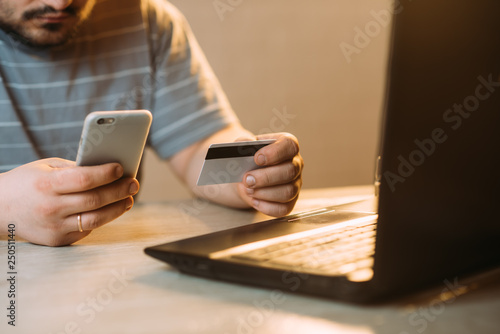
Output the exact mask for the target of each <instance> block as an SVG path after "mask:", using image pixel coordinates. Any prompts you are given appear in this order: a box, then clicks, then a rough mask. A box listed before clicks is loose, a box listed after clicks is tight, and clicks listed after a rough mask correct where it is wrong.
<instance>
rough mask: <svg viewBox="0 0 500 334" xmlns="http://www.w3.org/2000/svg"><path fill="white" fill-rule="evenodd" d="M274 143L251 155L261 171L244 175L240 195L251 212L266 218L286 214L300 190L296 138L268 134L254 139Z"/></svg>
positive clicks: (302, 161) (293, 204) (300, 182)
mask: <svg viewBox="0 0 500 334" xmlns="http://www.w3.org/2000/svg"><path fill="white" fill-rule="evenodd" d="M272 138H274V139H276V142H274V143H272V144H270V145H267V146H265V147H263V148H261V149H260V150H259V151H258V152H257V153H256V154H255V158H254V159H255V162H256V163H257V164H258V165H260V166H262V167H263V168H260V169H255V170H252V171H250V172H248V173H246V174H245V176H244V177H243V182H242V183H241V184H240V186H241V187H240V188H239V190H240V195H241V194H243V196H242V198H243V199H244V200H245V201H246V202H247V203H248V204H249V205H251V206H252V207H253V208H255V209H256V210H258V211H261V212H262V213H265V214H267V215H270V216H276V217H280V216H284V215H286V214H288V213H290V212H291V211H292V209H293V207H294V206H295V203H296V201H297V199H298V194H299V192H300V188H301V187H302V169H303V167H304V160H303V159H302V157H301V155H300V153H299V144H298V141H297V138H295V137H294V136H293V135H291V134H287V133H282V134H269V135H262V136H258V139H272Z"/></svg>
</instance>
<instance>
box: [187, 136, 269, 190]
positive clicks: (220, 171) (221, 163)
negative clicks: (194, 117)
mask: <svg viewBox="0 0 500 334" xmlns="http://www.w3.org/2000/svg"><path fill="white" fill-rule="evenodd" d="M275 141H276V139H266V140H254V141H239V142H234V143H221V144H212V145H210V147H209V148H208V151H207V155H206V157H205V162H204V163H203V167H202V168H201V172H200V176H199V177H198V182H197V183H196V184H197V185H199V186H206V185H209V184H223V183H235V182H241V181H242V179H243V175H245V173H246V172H248V171H250V170H254V169H257V168H260V167H261V166H259V165H257V164H256V163H255V162H254V155H255V153H256V152H257V151H258V150H260V149H261V148H263V147H264V146H267V145H269V144H271V143H274V142H275Z"/></svg>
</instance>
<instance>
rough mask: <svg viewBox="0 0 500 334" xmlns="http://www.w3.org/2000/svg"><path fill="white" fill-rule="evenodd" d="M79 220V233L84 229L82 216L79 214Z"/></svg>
mask: <svg viewBox="0 0 500 334" xmlns="http://www.w3.org/2000/svg"><path fill="white" fill-rule="evenodd" d="M76 218H77V220H78V231H79V232H83V228H82V214H81V213H79V214H78V215H77V216H76Z"/></svg>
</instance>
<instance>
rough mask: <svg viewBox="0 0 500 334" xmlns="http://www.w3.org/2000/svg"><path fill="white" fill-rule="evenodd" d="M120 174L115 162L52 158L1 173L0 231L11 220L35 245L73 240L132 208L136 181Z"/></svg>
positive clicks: (71, 241)
mask: <svg viewBox="0 0 500 334" xmlns="http://www.w3.org/2000/svg"><path fill="white" fill-rule="evenodd" d="M122 175H123V168H122V167H121V166H120V165H119V164H117V163H111V164H105V165H101V166H92V167H77V166H75V163H74V162H72V161H68V160H62V159H56V158H53V159H44V160H39V161H35V162H32V163H29V164H26V165H23V166H21V167H18V168H15V169H13V170H11V171H9V172H7V173H3V174H0V198H2V201H1V202H0V209H1V210H0V212H1V213H0V234H5V233H6V229H7V228H6V226H7V225H8V224H9V223H16V233H17V235H18V236H19V237H21V238H24V239H26V240H28V241H30V242H33V243H36V244H41V245H48V246H62V245H69V244H71V243H73V242H76V241H78V240H80V239H82V238H84V237H85V236H87V235H88V234H89V233H90V232H91V231H92V230H93V229H95V228H97V227H100V226H102V225H104V224H106V223H108V222H110V221H112V220H114V219H116V218H118V217H119V216H120V215H122V214H123V213H124V212H126V211H128V210H129V209H130V208H132V206H133V204H134V202H133V198H132V195H135V194H136V193H137V192H138V190H139V183H138V181H137V180H135V179H131V178H123V179H121V177H122ZM79 214H80V215H81V225H82V226H81V227H82V229H83V232H79V226H78V215H79Z"/></svg>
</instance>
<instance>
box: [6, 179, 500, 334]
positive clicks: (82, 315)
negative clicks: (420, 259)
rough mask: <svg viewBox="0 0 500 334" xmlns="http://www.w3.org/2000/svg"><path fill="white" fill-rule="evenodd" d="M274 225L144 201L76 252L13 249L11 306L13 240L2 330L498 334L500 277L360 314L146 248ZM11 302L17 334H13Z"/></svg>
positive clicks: (358, 192)
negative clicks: (173, 264) (219, 277)
mask: <svg viewBox="0 0 500 334" xmlns="http://www.w3.org/2000/svg"><path fill="white" fill-rule="evenodd" d="M372 193H373V188H372V187H370V186H355V187H347V188H329V189H314V190H304V191H303V192H302V194H301V196H300V199H299V201H298V203H297V206H296V208H295V210H294V212H300V211H305V210H309V209H314V208H318V207H322V206H327V205H336V204H341V203H345V202H349V201H354V200H358V199H363V198H367V197H369V196H371V194H372ZM267 218H268V217H266V216H265V215H263V214H260V213H256V212H254V211H246V210H232V209H228V208H225V207H221V206H218V205H214V204H209V203H207V202H205V201H201V200H197V199H191V200H179V201H170V202H162V203H137V204H136V206H135V207H134V208H133V209H132V210H131V211H130V212H129V213H127V214H126V215H124V216H122V217H120V218H119V219H117V220H115V221H114V222H112V223H110V224H108V225H106V226H104V227H102V228H100V229H98V230H96V231H94V232H93V233H92V234H91V235H90V236H88V237H87V238H85V239H83V240H81V241H80V242H78V243H76V244H74V245H72V246H69V247H60V248H51V247H43V246H36V245H32V244H30V243H26V242H23V241H22V240H16V254H15V255H16V259H17V262H16V268H15V272H16V274H15V279H16V285H15V293H16V296H15V298H10V297H9V296H8V295H9V290H10V283H9V282H8V279H9V277H10V276H12V275H9V274H8V272H9V271H10V270H9V269H8V267H7V253H8V249H7V246H8V242H7V237H0V254H1V257H2V258H1V260H0V263H1V265H0V270H1V273H2V279H1V280H0V309H1V310H3V311H2V314H0V315H1V317H0V319H2V320H1V321H0V328H1V331H0V332H1V333H43V334H50V333H52V334H60V333H68V334H73V333H75V334H76V333H93V334H95V333H106V334H110V333H121V334H125V333H217V334H226V333H243V334H257V333H314V334H321V333H359V334H371V333H384V334H385V333H397V334H412V333H417V334H420V333H455V334H456V333H500V317H499V315H500V298H499V297H500V280H499V279H498V278H499V277H500V274H498V272H497V271H492V272H490V273H489V275H487V276H484V277H483V278H482V279H481V281H480V284H477V281H476V282H475V283H472V284H471V285H470V286H469V289H462V290H461V292H460V293H455V294H454V295H451V298H450V295H449V294H448V296H447V297H446V298H445V297H443V294H437V293H434V292H432V293H429V292H426V293H421V294H419V295H415V296H408V297H405V298H403V299H400V300H397V301H392V302H389V303H386V304H383V305H371V306H359V305H352V304H345V303H340V302H336V301H332V300H327V299H323V298H317V297H309V296H304V295H296V294H291V293H285V292H283V293H282V294H279V295H277V294H275V293H273V291H271V290H268V289H264V288H255V287H250V286H243V285H237V284H231V283H225V282H219V281H214V280H209V279H203V278H198V277H193V276H188V275H184V274H180V273H179V272H177V271H176V270H174V269H172V268H170V267H169V266H167V265H166V264H164V263H163V262H160V261H158V260H155V259H153V258H151V257H149V256H147V255H145V254H144V252H143V249H144V248H145V247H147V246H151V245H156V244H160V243H164V242H168V241H173V240H177V239H181V238H185V237H191V236H195V235H200V234H205V233H208V232H212V231H217V230H222V229H226V228H230V227H234V226H239V225H244V224H250V223H253V222H256V221H261V220H265V219H267ZM485 277H486V278H485ZM466 291H467V292H466ZM11 300H15V307H16V310H15V315H16V320H15V324H16V326H15V327H13V326H10V325H8V321H9V318H8V317H7V316H8V315H9V312H10V311H9V310H7V307H9V302H10V301H11Z"/></svg>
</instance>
